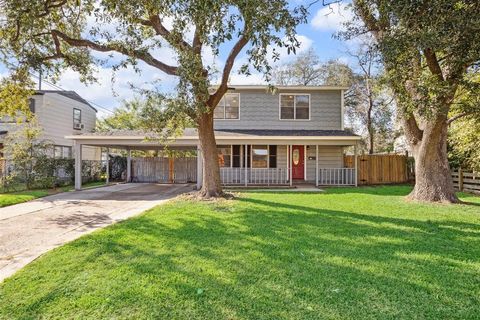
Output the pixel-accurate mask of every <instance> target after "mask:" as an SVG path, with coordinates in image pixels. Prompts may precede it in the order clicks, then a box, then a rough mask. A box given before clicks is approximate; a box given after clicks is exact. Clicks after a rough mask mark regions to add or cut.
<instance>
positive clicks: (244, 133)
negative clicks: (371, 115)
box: [67, 128, 360, 140]
mask: <svg viewBox="0 0 480 320" xmlns="http://www.w3.org/2000/svg"><path fill="white" fill-rule="evenodd" d="M215 135H216V136H221V137H227V136H228V137H245V138H247V137H282V136H284V137H344V138H353V139H357V138H360V137H359V136H358V135H356V134H353V133H351V132H349V131H347V130H285V129H277V130H267V129H221V130H220V129H217V130H215ZM108 137H116V138H117V137H124V138H128V137H131V138H155V136H154V135H152V133H148V132H145V131H141V130H112V131H108V132H92V133H83V134H79V135H75V136H68V137H67V138H69V139H73V140H81V139H84V138H92V139H95V138H108ZM196 137H198V132H197V129H194V128H186V129H185V130H184V132H183V134H182V136H180V137H177V139H178V138H180V139H181V138H196Z"/></svg>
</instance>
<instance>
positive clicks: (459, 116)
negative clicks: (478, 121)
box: [447, 112, 474, 125]
mask: <svg viewBox="0 0 480 320" xmlns="http://www.w3.org/2000/svg"><path fill="white" fill-rule="evenodd" d="M472 114H474V112H462V113H459V114H457V115H454V116H453V117H451V118H450V119H448V120H447V124H448V125H450V124H451V123H452V122H453V121H455V120H458V119H461V118H463V117H466V116H469V115H472Z"/></svg>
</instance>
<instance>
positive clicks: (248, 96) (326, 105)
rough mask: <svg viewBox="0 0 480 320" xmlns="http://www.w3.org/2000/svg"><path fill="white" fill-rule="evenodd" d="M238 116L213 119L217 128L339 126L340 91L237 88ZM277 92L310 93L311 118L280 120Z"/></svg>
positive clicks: (326, 128)
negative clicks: (273, 92) (238, 96)
mask: <svg viewBox="0 0 480 320" xmlns="http://www.w3.org/2000/svg"><path fill="white" fill-rule="evenodd" d="M235 92H239V93H240V119H239V120H215V128H216V129H306V130H314V129H323V130H340V129H342V128H341V127H342V121H341V117H342V110H341V101H342V100H341V94H342V91H341V90H320V91H319V90H316V91H285V90H282V91H280V92H278V93H276V94H273V95H272V94H271V93H268V92H266V91H265V90H238V91H235ZM279 93H292V94H302V93H305V94H310V120H280V108H279V103H280V95H279Z"/></svg>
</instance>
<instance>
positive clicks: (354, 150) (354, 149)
mask: <svg viewBox="0 0 480 320" xmlns="http://www.w3.org/2000/svg"><path fill="white" fill-rule="evenodd" d="M353 153H354V154H355V187H358V155H357V143H355V146H354V147H353Z"/></svg>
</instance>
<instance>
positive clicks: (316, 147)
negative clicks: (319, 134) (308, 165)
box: [315, 144, 318, 187]
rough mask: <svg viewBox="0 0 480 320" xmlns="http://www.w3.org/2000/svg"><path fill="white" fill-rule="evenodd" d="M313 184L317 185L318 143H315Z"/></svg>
mask: <svg viewBox="0 0 480 320" xmlns="http://www.w3.org/2000/svg"><path fill="white" fill-rule="evenodd" d="M315 186H316V187H318V144H317V145H315Z"/></svg>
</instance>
